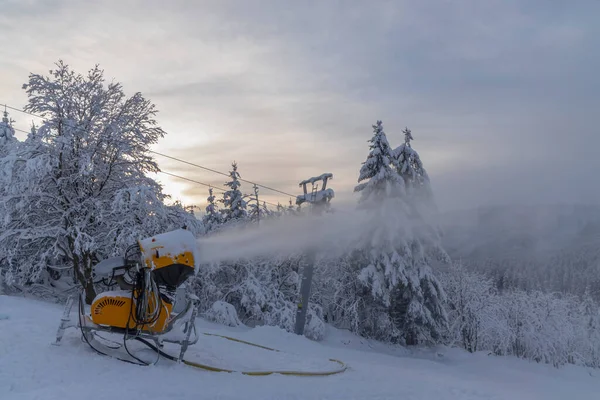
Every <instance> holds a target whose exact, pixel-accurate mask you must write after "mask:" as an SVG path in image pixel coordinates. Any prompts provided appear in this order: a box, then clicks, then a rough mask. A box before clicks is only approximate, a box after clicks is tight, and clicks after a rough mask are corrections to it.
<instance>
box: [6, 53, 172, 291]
mask: <svg viewBox="0 0 600 400" xmlns="http://www.w3.org/2000/svg"><path fill="white" fill-rule="evenodd" d="M23 88H24V89H25V90H26V93H27V96H28V104H27V105H26V106H25V110H26V111H28V112H32V113H35V114H38V115H41V116H42V117H43V118H44V122H43V124H42V125H41V126H40V127H39V128H38V129H37V132H36V134H35V135H30V137H28V139H27V140H26V141H25V142H24V145H23V146H21V149H20V150H19V153H20V154H19V157H5V158H3V159H2V160H1V161H0V162H1V163H2V165H1V167H2V169H3V171H11V174H10V177H9V178H8V182H6V184H7V189H8V193H7V195H6V196H3V198H2V200H1V202H0V207H2V209H3V210H4V216H5V217H4V218H3V221H1V224H2V226H1V228H2V233H1V234H0V253H4V254H6V255H7V256H6V257H7V260H8V263H9V265H10V271H9V277H10V279H11V280H17V281H24V280H32V279H33V280H35V279H37V278H39V275H40V273H41V271H42V270H43V268H44V266H45V265H46V264H47V263H48V261H50V260H57V259H58V260H64V262H68V263H69V264H70V265H71V267H72V270H73V273H74V276H75V277H76V280H77V281H78V282H79V283H80V284H81V285H82V287H83V288H84V289H85V293H86V300H87V301H88V302H90V301H91V300H92V299H93V297H94V296H95V288H94V284H93V279H92V265H93V264H94V263H95V262H97V261H98V260H99V259H100V258H101V256H102V255H103V254H106V253H111V252H112V251H113V249H114V248H115V247H119V245H120V243H119V241H120V238H127V240H132V239H133V238H134V237H136V239H137V238H139V235H140V234H154V233H157V232H154V231H156V230H158V229H159V227H160V229H162V228H164V224H160V223H156V219H154V218H155V216H156V215H160V214H162V213H163V212H164V207H165V205H164V203H163V202H164V200H165V199H166V197H165V195H164V194H163V193H162V188H161V186H160V185H159V184H158V183H156V182H155V181H154V180H152V179H151V178H149V177H148V176H147V175H146V174H147V173H148V172H156V171H158V166H157V165H156V163H155V161H154V160H153V158H152V157H151V155H150V153H149V150H150V145H152V144H154V143H156V142H157V140H158V139H159V138H161V137H163V135H164V131H163V130H162V129H161V128H160V127H159V126H158V125H157V123H156V120H155V114H156V112H157V111H156V109H155V106H154V105H153V104H152V103H151V102H150V101H149V100H147V99H145V98H144V97H143V96H142V94H141V93H136V94H134V95H133V96H131V97H126V95H125V94H124V92H123V89H122V86H121V84H120V83H115V82H113V83H110V84H108V85H105V79H104V73H103V71H102V70H101V69H100V68H99V67H98V66H95V67H94V68H92V69H91V70H90V71H88V73H87V74H85V75H82V74H78V73H75V72H74V71H72V70H71V69H70V68H69V66H68V65H66V64H65V63H63V62H62V61H59V62H58V63H57V64H56V68H55V69H54V70H51V71H50V75H49V76H43V75H40V74H33V73H32V74H30V76H29V81H28V83H27V84H25V85H24V86H23ZM4 176H5V177H8V176H9V174H6V175H4ZM123 210H128V211H132V212H124V211H123Z"/></svg>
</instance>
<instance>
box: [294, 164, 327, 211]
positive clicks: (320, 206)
mask: <svg viewBox="0 0 600 400" xmlns="http://www.w3.org/2000/svg"><path fill="white" fill-rule="evenodd" d="M329 179H333V174H332V173H329V172H327V173H325V174H322V175H319V176H314V177H312V178H310V179H306V180H304V181H302V182H300V185H299V186H301V187H302V190H303V191H304V194H301V195H300V196H296V204H297V205H301V204H302V203H310V204H311V208H312V211H313V213H314V214H316V215H320V214H321V213H322V211H323V210H327V209H329V206H330V204H329V202H330V201H331V199H332V198H333V197H335V193H334V192H333V189H328V188H327V181H328V180H329ZM320 181H323V187H322V188H321V189H320V190H319V183H318V182H320ZM308 184H311V185H312V188H311V191H310V193H308V189H307V187H306V186H307V185H308Z"/></svg>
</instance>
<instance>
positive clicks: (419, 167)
mask: <svg viewBox="0 0 600 400" xmlns="http://www.w3.org/2000/svg"><path fill="white" fill-rule="evenodd" d="M402 133H404V143H402V144H401V145H400V146H398V147H397V148H396V149H394V151H393V152H392V154H393V157H394V160H395V162H396V164H397V168H398V173H399V174H400V176H401V177H402V179H403V180H404V184H405V186H406V187H407V190H410V189H415V190H416V189H419V188H422V189H424V190H429V176H428V175H427V171H425V168H424V167H423V163H422V162H421V158H420V156H419V153H417V151H415V150H414V149H413V148H412V145H411V144H410V142H411V141H412V140H414V138H413V136H412V131H411V130H410V129H408V128H405V129H404V130H403V131H402Z"/></svg>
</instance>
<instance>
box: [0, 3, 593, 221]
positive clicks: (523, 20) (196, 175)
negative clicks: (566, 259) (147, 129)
mask: <svg viewBox="0 0 600 400" xmlns="http://www.w3.org/2000/svg"><path fill="white" fill-rule="evenodd" d="M598 16H600V2H598V1H597V0H577V1H572V2H567V1H558V0H522V1H513V0H502V1H500V0H486V1H478V0H456V1H446V0H437V1H430V0H421V1H418V2H417V1H352V0H348V1H336V0H330V1H310V0H308V1H302V2H297V1H276V0H267V1H252V0H236V1H228V0H215V1H201V0H171V1H169V2H165V1H158V0H146V1H134V0H118V1H112V0H99V1H94V2H88V1H75V0H46V1H41V0H0V32H2V39H3V40H1V41H0V103H6V104H9V105H12V106H14V107H19V108H20V107H22V106H24V105H25V104H26V101H27V98H26V96H25V93H24V91H23V90H22V88H21V87H22V85H23V83H25V82H26V81H27V77H28V74H29V73H31V72H34V73H42V74H47V71H48V70H50V69H51V68H52V67H53V63H55V62H56V61H58V60H59V59H62V60H64V61H65V62H66V63H67V64H69V65H70V66H71V67H72V68H73V69H75V70H77V71H79V72H85V71H87V70H88V69H90V68H92V67H93V65H94V64H99V65H100V66H101V67H102V68H103V69H104V71H105V75H106V77H107V78H108V79H109V80H112V79H114V80H116V81H119V82H121V83H122V84H123V86H124V89H125V91H126V93H128V94H130V95H132V94H133V93H135V92H137V91H140V92H142V93H143V94H144V96H146V97H147V98H149V99H150V100H151V101H153V102H154V103H155V104H156V106H157V108H158V110H159V114H158V121H159V123H160V124H161V126H162V127H163V129H164V130H165V131H167V132H168V134H167V135H166V137H165V138H164V139H162V140H161V141H160V142H159V143H158V144H157V145H156V146H154V149H155V150H157V151H160V152H163V153H165V154H168V155H171V156H174V157H179V158H182V159H185V160H187V161H190V162H193V163H197V164H201V165H203V166H206V167H209V168H212V169H215V170H219V171H224V172H227V171H228V170H229V169H230V167H231V163H232V162H233V161H236V162H237V164H238V170H239V172H240V174H241V176H242V178H244V179H247V180H250V181H255V182H258V183H261V184H264V185H267V186H270V187H274V188H277V189H280V190H282V191H284V192H287V193H292V194H300V193H301V189H300V188H299V187H298V183H299V182H300V181H301V180H304V179H306V178H309V177H311V176H315V175H320V174H321V173H324V172H331V173H333V175H334V178H333V181H331V183H330V184H329V186H330V187H332V188H333V189H334V190H335V192H336V198H335V199H334V200H333V202H334V204H335V203H337V204H340V205H341V204H346V205H347V204H352V203H353V202H355V201H356V196H355V195H354V194H353V193H352V189H353V187H354V186H355V185H356V184H357V178H358V171H359V169H360V166H361V163H362V162H363V161H364V160H365V158H366V156H367V154H368V150H369V149H368V142H367V141H368V140H369V139H370V137H371V136H372V125H373V124H374V123H375V122H376V121H377V120H382V121H383V124H384V128H385V131H386V133H387V135H388V140H389V141H390V143H391V145H392V146H394V147H395V146H397V145H399V144H401V142H402V140H403V135H402V129H404V128H405V127H406V126H408V127H409V128H410V129H411V130H412V132H413V136H414V142H413V148H414V149H415V150H417V151H418V152H419V154H420V155H421V158H422V161H423V163H424V166H425V168H426V169H427V171H428V173H429V175H430V177H431V181H432V186H433V190H434V192H435V195H436V201H437V204H438V206H439V208H440V209H442V210H453V209H464V208H471V207H477V206H481V205H489V204H515V203H519V204H523V203H525V204H554V203H569V204H575V203H576V204H579V203H583V204H598V203H600V185H598V184H596V181H597V180H596V179H595V178H596V171H598V170H600V157H597V156H596V153H597V151H598V148H599V147H600V135H598V133H599V132H598V128H597V126H598V124H597V122H596V117H597V113H598V110H600V96H599V95H598V92H599V91H600V77H599V76H598V71H600V52H598V48H600V24H598ZM11 117H12V118H13V119H14V120H15V121H16V122H15V127H17V128H20V129H24V130H28V126H29V124H30V122H31V117H29V116H26V115H23V114H19V113H16V112H13V113H12V114H11ZM157 161H158V162H159V165H160V167H161V168H162V169H163V170H164V171H166V172H170V173H174V174H178V175H182V176H185V177H188V178H190V179H194V180H198V181H201V182H205V183H210V184H212V185H215V186H219V187H223V184H224V183H225V180H226V179H227V178H226V177H224V176H221V175H217V174H214V173H211V172H208V171H205V170H201V169H199V168H195V167H192V166H189V165H185V164H181V163H178V162H175V161H173V160H169V159H165V158H161V157H158V156H157ZM158 179H159V180H160V181H161V182H163V183H164V185H165V191H166V192H168V193H170V194H172V195H173V198H174V199H179V200H182V201H184V202H185V203H187V204H196V205H198V206H201V207H202V206H204V203H205V199H206V196H207V188H206V187H204V186H201V185H198V184H193V183H190V182H186V181H182V180H179V179H176V178H169V177H166V176H164V175H160V176H159V177H158ZM242 189H243V190H244V191H245V192H248V193H249V192H250V191H251V190H252V188H251V185H249V184H244V185H243V186H242ZM260 196H261V198H262V199H264V200H267V201H270V202H274V203H277V202H281V203H286V202H288V201H289V198H290V197H289V196H285V195H281V194H279V193H275V192H272V191H269V190H267V189H260Z"/></svg>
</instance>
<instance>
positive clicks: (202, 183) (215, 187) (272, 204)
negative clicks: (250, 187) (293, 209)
mask: <svg viewBox="0 0 600 400" xmlns="http://www.w3.org/2000/svg"><path fill="white" fill-rule="evenodd" d="M159 172H160V173H161V174H165V175H169V176H172V177H174V178H179V179H183V180H186V181H189V182H193V183H197V184H198V185H203V186H208V187H211V188H213V189H217V190H219V191H221V192H226V191H227V189H223V188H220V187H218V186H214V185H210V184H208V183H204V182H200V181H197V180H194V179H190V178H186V177H184V176H181V175H176V174H172V173H170V172H166V171H159ZM262 203H265V204H268V205H270V206H274V207H279V206H280V204H275V203H271V202H269V201H265V200H263V201H262Z"/></svg>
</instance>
